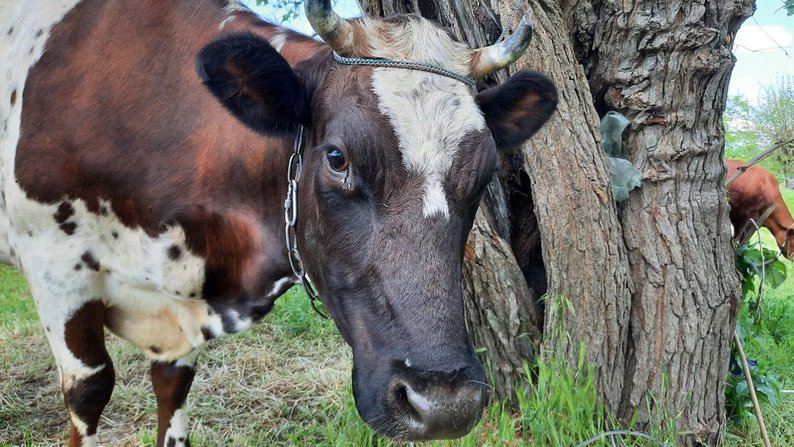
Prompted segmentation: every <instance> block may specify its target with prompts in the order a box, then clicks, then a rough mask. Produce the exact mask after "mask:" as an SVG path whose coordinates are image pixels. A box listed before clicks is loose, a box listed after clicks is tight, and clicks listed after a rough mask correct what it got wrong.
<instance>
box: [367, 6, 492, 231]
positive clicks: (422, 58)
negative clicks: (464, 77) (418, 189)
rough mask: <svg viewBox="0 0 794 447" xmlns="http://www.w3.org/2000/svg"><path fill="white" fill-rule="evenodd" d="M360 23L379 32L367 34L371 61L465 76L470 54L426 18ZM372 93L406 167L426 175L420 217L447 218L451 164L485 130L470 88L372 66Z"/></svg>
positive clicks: (448, 80) (430, 76) (438, 77)
mask: <svg viewBox="0 0 794 447" xmlns="http://www.w3.org/2000/svg"><path fill="white" fill-rule="evenodd" d="M362 23H364V25H365V26H369V27H371V28H373V29H375V28H377V29H378V31H379V32H376V33H372V34H370V35H371V36H374V37H372V38H370V45H371V47H372V48H371V51H370V52H371V54H372V56H374V57H380V58H389V59H397V60H409V61H414V62H421V63H426V64H432V65H435V66H438V67H441V68H445V69H447V70H450V71H453V72H456V73H463V74H466V73H468V63H469V59H470V57H471V53H470V50H469V49H468V48H467V47H466V46H465V45H462V44H460V43H457V42H455V41H453V40H452V39H451V38H450V37H449V36H448V35H447V34H446V33H445V32H444V31H442V30H440V29H438V28H437V27H436V26H435V25H433V24H431V23H430V22H428V21H427V20H424V19H416V18H413V19H411V20H409V21H408V22H406V23H405V24H401V25H397V26H394V25H393V26H392V27H390V28H385V27H386V25H371V24H370V21H368V20H364V21H363V22H362ZM372 89H373V91H374V93H375V94H376V95H377V97H378V108H379V109H380V112H381V113H383V114H384V115H386V116H387V117H388V118H389V122H390V123H391V125H392V126H393V127H394V132H395V134H396V135H397V138H398V140H399V145H400V152H401V153H402V157H403V163H404V164H405V167H406V168H407V169H408V170H409V171H411V172H415V173H418V174H420V175H422V176H423V177H424V185H423V189H424V191H423V194H422V201H423V207H422V211H423V214H424V216H425V217H431V216H436V215H439V216H443V217H445V218H446V217H449V205H448V203H447V198H446V195H445V194H444V181H445V179H446V178H447V174H448V172H449V169H450V168H451V166H452V160H453V158H454V157H455V154H456V153H457V150H458V147H459V145H460V142H461V140H462V138H463V136H464V135H466V134H467V133H469V132H471V131H477V130H482V129H484V128H485V119H484V118H483V115H482V112H481V111H480V108H479V107H478V106H477V104H476V103H475V102H474V96H473V95H472V91H471V89H470V88H469V87H468V86H467V85H466V84H464V83H462V82H460V81H456V80H454V79H451V78H448V77H445V76H441V75H437V74H431V73H426V72H422V71H414V70H406V69H396V68H375V69H374V70H373V73H372Z"/></svg>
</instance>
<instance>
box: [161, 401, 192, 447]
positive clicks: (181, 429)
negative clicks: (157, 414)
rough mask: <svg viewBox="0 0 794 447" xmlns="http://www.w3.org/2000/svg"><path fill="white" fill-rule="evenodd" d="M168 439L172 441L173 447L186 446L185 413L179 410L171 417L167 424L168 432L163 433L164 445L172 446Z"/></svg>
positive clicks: (186, 428)
mask: <svg viewBox="0 0 794 447" xmlns="http://www.w3.org/2000/svg"><path fill="white" fill-rule="evenodd" d="M170 439H173V440H174V444H173V445H175V446H176V447H182V446H186V445H187V439H188V427H187V413H186V412H185V410H182V409H181V408H180V409H178V410H176V411H174V415H173V416H171V421H170V422H169V424H168V430H166V432H165V440H164V441H165V445H172V444H169V443H168V441H169V440H170Z"/></svg>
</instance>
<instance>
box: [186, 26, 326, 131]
mask: <svg viewBox="0 0 794 447" xmlns="http://www.w3.org/2000/svg"><path fill="white" fill-rule="evenodd" d="M196 71H197V72H198V75H199V77H200V78H201V81H202V82H203V83H204V85H206V86H207V88H208V89H209V90H210V91H211V92H212V93H213V94H214V95H215V96H216V97H217V98H218V99H219V100H220V101H221V104H223V105H224V106H225V107H226V108H227V109H229V111H231V112H232V113H233V114H234V116H236V117H237V118H238V119H239V120H240V121H242V122H243V123H244V124H245V125H246V126H248V127H250V128H251V129H253V130H255V131H257V132H259V133H263V134H269V135H273V134H275V135H283V134H290V133H294V132H295V131H296V129H297V128H298V125H301V124H302V125H308V124H309V121H310V119H311V111H310V104H311V97H310V93H309V91H308V89H306V88H305V87H304V86H303V84H302V83H301V81H300V79H299V78H298V76H297V75H296V74H295V72H294V71H293V70H292V67H290V65H289V64H288V63H287V61H286V60H284V58H283V57H282V56H281V54H279V52H278V51H276V50H275V49H274V48H273V47H272V46H270V44H269V43H268V42H267V41H266V40H264V39H262V38H261V37H259V36H256V35H254V34H250V33H248V34H231V35H228V36H225V37H222V38H220V39H218V40H216V41H214V42H212V43H210V44H209V45H207V46H206V47H204V49H202V50H201V52H200V53H199V54H198V56H196Z"/></svg>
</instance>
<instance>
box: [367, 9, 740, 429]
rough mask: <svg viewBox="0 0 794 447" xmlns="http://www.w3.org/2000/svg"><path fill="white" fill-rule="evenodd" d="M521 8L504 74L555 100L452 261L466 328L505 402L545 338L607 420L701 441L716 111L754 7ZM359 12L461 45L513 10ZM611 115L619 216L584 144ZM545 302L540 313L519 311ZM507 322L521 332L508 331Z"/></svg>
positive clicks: (723, 239)
mask: <svg viewBox="0 0 794 447" xmlns="http://www.w3.org/2000/svg"><path fill="white" fill-rule="evenodd" d="M522 1H523V2H524V5H525V6H527V10H528V11H529V13H530V14H531V16H532V18H533V19H534V21H535V35H534V39H533V42H532V44H531V45H530V48H529V50H528V51H527V54H526V55H525V56H524V57H523V58H522V59H521V60H519V62H517V63H516V64H515V67H513V68H511V71H514V70H517V69H522V68H532V69H535V70H538V71H540V72H543V73H545V74H546V75H548V76H549V77H551V78H552V80H553V81H554V82H555V84H556V85H557V88H558V90H559V96H560V104H559V107H558V113H557V114H556V115H555V117H554V118H553V119H552V120H551V121H550V122H549V123H548V124H547V125H546V126H544V127H543V129H541V130H540V131H539V132H538V133H537V134H536V135H535V136H534V137H533V138H532V140H531V141H530V142H529V143H528V144H527V145H526V146H525V147H524V148H523V149H522V150H521V151H520V152H518V153H516V154H512V155H507V156H504V157H503V159H502V170H501V174H500V177H499V179H497V180H495V183H494V184H492V187H491V188H489V192H488V195H487V199H488V200H486V201H484V202H483V204H481V209H480V213H479V214H478V217H477V221H476V223H475V227H474V230H473V232H472V235H471V237H470V239H469V243H468V246H467V249H466V258H465V262H464V264H465V266H464V280H465V292H466V293H465V296H466V298H465V299H466V300H467V303H466V308H467V318H468V319H469V323H470V329H471V331H472V333H473V337H474V339H475V342H476V344H477V345H479V346H484V347H486V348H487V353H486V362H487V364H489V365H491V367H492V369H493V370H494V374H493V376H492V380H494V384H495V386H496V389H497V395H498V396H509V395H510V394H511V391H512V389H511V387H512V385H513V384H514V383H515V380H514V377H513V376H514V374H515V371H516V370H517V368H518V367H519V366H520V365H521V362H522V361H523V360H524V359H525V356H528V355H531V354H534V353H536V352H537V347H536V346H535V345H534V342H535V341H536V340H538V339H541V338H540V337H538V335H537V334H538V333H537V332H536V331H534V330H533V329H534V328H536V327H543V331H542V339H543V340H544V348H547V349H550V350H554V352H561V353H563V354H564V355H566V356H567V358H568V359H569V360H570V364H571V365H575V359H576V354H577V353H578V349H579V346H580V343H584V344H585V346H586V360H587V362H588V364H589V365H591V366H592V367H593V368H594V371H595V375H596V385H597V387H598V390H599V394H600V396H601V398H602V400H603V402H604V404H605V406H606V408H607V410H608V411H609V412H611V413H613V414H618V415H621V416H623V417H625V418H629V417H631V416H632V415H633V414H635V413H638V414H639V418H640V419H639V423H640V425H639V426H640V427H641V426H642V424H643V423H645V422H647V421H648V419H649V417H650V415H649V414H646V413H647V411H646V409H648V408H650V409H651V410H652V412H656V413H658V414H660V415H662V416H664V417H667V418H672V417H674V416H676V415H680V419H679V421H678V429H679V430H680V431H681V432H682V434H683V435H684V436H683V437H682V439H681V441H682V442H683V443H684V444H696V443H699V442H702V443H706V444H716V443H717V442H718V441H719V439H720V437H721V432H722V429H723V428H724V423H725V416H724V394H723V390H724V384H725V377H726V373H727V366H728V358H729V353H730V340H731V333H732V331H733V328H734V324H735V321H734V320H735V314H736V309H737V304H738V298H739V289H738V280H737V277H736V273H735V268H734V263H733V255H732V251H731V242H730V223H729V220H728V206H727V202H726V199H725V191H724V188H723V186H722V182H723V180H724V178H723V176H724V168H723V167H722V150H723V135H722V128H721V116H722V111H723V108H724V106H725V99H726V93H727V85H728V78H729V75H730V71H731V68H732V56H731V53H730V45H731V42H732V41H733V37H734V36H735V33H736V31H737V29H738V27H739V25H740V24H741V23H742V21H743V20H744V18H746V17H747V16H748V15H749V14H750V13H751V12H752V9H753V4H752V1H751V0H737V1H735V2H730V1H729V2H709V3H708V4H704V3H703V1H700V2H698V1H695V2H678V3H672V4H670V3H669V2H660V1H650V0H627V1H623V2H617V1H614V0H612V1H598V0H559V3H557V2H554V1H553V0H522ZM361 3H362V6H363V9H364V10H365V11H367V12H369V13H371V14H375V15H382V14H384V13H391V12H417V13H421V14H422V15H424V16H427V17H429V18H432V19H435V20H437V21H439V22H440V23H441V24H443V25H445V26H447V27H449V28H450V29H451V30H452V31H453V33H455V34H457V35H458V37H459V38H461V39H462V40H463V41H465V42H468V43H469V45H470V46H472V47H475V46H483V45H487V44H490V43H493V41H494V39H495V38H496V36H498V34H499V33H500V32H501V25H500V23H503V22H505V21H506V20H507V17H508V16H509V12H510V10H511V9H512V7H513V3H514V2H513V0H456V1H454V2H450V1H442V0H412V1H410V2H405V1H403V2H398V1H396V0H361ZM516 22H517V21H516ZM513 25H515V24H513ZM506 26H507V24H506ZM580 63H581V65H580ZM505 78H506V74H505V73H499V74H497V76H496V79H488V80H486V82H485V83H486V84H487V83H489V82H491V83H492V82H495V81H503V80H504V79H505ZM591 92H592V95H591ZM594 106H595V107H594ZM609 110H616V111H618V112H621V113H623V114H624V115H626V116H627V117H628V118H629V120H630V121H631V125H630V127H629V128H628V129H627V130H626V132H625V134H624V148H625V150H624V154H625V156H626V158H628V159H629V160H630V161H632V162H633V163H634V164H635V166H637V167H638V168H639V169H640V170H641V171H642V172H643V184H642V187H641V188H640V189H639V190H637V191H634V192H632V193H631V195H630V199H629V201H628V202H627V203H626V204H623V205H621V206H620V207H617V206H616V205H615V204H614V201H613V198H612V193H611V189H610V187H609V172H608V170H607V167H606V163H605V157H604V155H603V152H602V150H601V148H600V142H599V140H600V138H599V132H598V114H597V113H596V111H598V112H599V113H600V114H604V113H606V112H607V111H609ZM530 184H531V188H530ZM618 208H619V209H618ZM507 247H510V248H511V250H512V252H511V251H510V250H507ZM541 261H542V262H541ZM517 269H518V270H517ZM519 271H520V272H521V273H522V275H518V274H517V273H518V272H519ZM538 272H540V273H541V275H538ZM544 273H545V278H544V277H543V276H544ZM538 276H540V278H539V277H538ZM544 293H545V294H546V295H547V299H546V301H545V302H546V303H547V305H546V306H545V309H544V306H543V305H542V303H540V302H535V303H534V304H533V305H529V304H527V302H532V301H533V300H536V298H537V297H539V296H541V295H543V294H544ZM524 294H525V296H523V297H522V295H524ZM541 315H543V317H541ZM523 319H529V320H531V321H523ZM521 325H524V326H523V327H525V328H528V329H527V330H526V331H525V332H527V333H528V334H530V336H529V337H523V338H522V337H520V336H518V337H517V336H516V334H521V333H522V331H523V329H522V330H518V331H517V330H516V329H515V327H518V326H521ZM563 331H564V332H567V333H568V334H569V337H559V336H557V335H558V334H560V333H562V332H563ZM527 338H528V339H529V341H530V342H532V343H530V344H527Z"/></svg>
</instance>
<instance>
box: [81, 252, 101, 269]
mask: <svg viewBox="0 0 794 447" xmlns="http://www.w3.org/2000/svg"><path fill="white" fill-rule="evenodd" d="M80 260H81V261H83V263H85V265H86V267H88V268H90V269H91V270H93V271H95V272H98V271H99V269H100V268H101V266H100V265H99V261H97V260H96V259H95V258H94V255H92V254H91V252H90V251H87V252H85V253H83V256H80Z"/></svg>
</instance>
